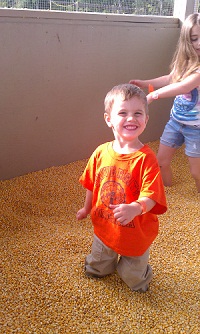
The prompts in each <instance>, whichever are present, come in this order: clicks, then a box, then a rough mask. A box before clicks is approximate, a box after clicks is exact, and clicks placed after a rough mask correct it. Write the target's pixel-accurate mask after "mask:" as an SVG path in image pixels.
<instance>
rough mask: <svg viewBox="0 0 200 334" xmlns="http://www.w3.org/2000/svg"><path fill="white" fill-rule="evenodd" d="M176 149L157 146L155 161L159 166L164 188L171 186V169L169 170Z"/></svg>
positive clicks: (162, 145)
mask: <svg viewBox="0 0 200 334" xmlns="http://www.w3.org/2000/svg"><path fill="white" fill-rule="evenodd" d="M176 150H177V148H174V147H170V146H166V145H164V144H161V143H160V145H159V149H158V154H157V159H158V163H159V166H160V170H161V174H162V179H163V183H164V185H165V186H166V187H170V186H171V185H172V177H173V175H172V169H171V166H170V164H171V161H172V158H173V156H174V154H175V152H176Z"/></svg>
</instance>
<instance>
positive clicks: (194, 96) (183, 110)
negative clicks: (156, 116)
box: [172, 88, 199, 122]
mask: <svg viewBox="0 0 200 334" xmlns="http://www.w3.org/2000/svg"><path fill="white" fill-rule="evenodd" d="M197 102H198V90H197V88H195V89H193V90H192V91H191V92H190V94H187V95H186V94H185V95H178V96H177V97H176V98H175V100H174V104H173V108H172V116H173V117H174V119H176V120H177V121H180V122H183V121H196V120H197V119H198V114H199V111H198V110H195V106H196V104H197Z"/></svg>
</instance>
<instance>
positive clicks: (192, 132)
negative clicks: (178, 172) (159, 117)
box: [160, 118, 200, 158]
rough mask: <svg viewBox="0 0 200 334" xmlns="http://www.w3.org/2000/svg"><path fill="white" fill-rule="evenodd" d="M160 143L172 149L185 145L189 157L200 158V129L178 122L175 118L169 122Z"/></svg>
mask: <svg viewBox="0 0 200 334" xmlns="http://www.w3.org/2000/svg"><path fill="white" fill-rule="evenodd" d="M160 143H161V144H163V145H165V146H169V147H172V148H178V147H180V146H182V145H183V144H185V154H186V155H187V156H188V157H193V158H200V128H198V127H195V126H189V125H185V124H181V123H179V122H176V121H175V120H174V119H173V118H170V120H169V121H168V122H167V124H166V126H165V129H164V131H163V134H162V136H161V138H160Z"/></svg>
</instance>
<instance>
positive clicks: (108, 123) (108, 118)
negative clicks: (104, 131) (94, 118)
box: [104, 112, 112, 128]
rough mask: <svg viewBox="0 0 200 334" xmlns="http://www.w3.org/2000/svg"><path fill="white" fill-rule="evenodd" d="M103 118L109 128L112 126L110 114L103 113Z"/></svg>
mask: <svg viewBox="0 0 200 334" xmlns="http://www.w3.org/2000/svg"><path fill="white" fill-rule="evenodd" d="M104 119H105V122H106V124H107V125H108V126H109V128H112V124H111V121H110V115H109V114H107V113H106V112H105V113H104Z"/></svg>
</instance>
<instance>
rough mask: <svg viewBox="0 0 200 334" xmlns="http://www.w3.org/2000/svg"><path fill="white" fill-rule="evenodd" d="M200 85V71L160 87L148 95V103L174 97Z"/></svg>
mask: <svg viewBox="0 0 200 334" xmlns="http://www.w3.org/2000/svg"><path fill="white" fill-rule="evenodd" d="M198 86H200V73H193V74H191V75H189V76H188V77H187V78H185V79H184V80H182V81H181V82H175V83H171V84H169V85H167V86H164V87H162V88H159V89H157V90H155V91H154V92H152V93H150V94H148V95H147V101H148V104H150V103H151V102H153V100H157V99H160V98H161V99H163V98H167V97H174V96H176V95H181V94H187V93H189V92H191V91H192V90H193V89H194V88H196V87H198Z"/></svg>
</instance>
